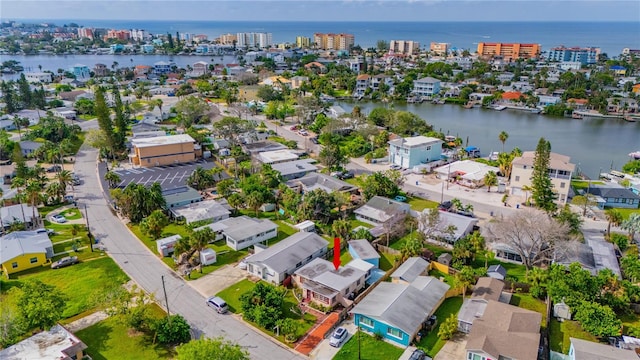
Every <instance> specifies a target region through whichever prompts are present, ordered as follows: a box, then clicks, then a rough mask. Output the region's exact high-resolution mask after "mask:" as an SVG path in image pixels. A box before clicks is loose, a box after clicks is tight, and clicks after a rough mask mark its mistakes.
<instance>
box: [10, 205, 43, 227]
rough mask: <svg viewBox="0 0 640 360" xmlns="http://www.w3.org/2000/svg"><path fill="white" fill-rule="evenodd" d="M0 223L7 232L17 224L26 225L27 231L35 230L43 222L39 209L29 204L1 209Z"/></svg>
mask: <svg viewBox="0 0 640 360" xmlns="http://www.w3.org/2000/svg"><path fill="white" fill-rule="evenodd" d="M0 221H1V224H2V227H3V228H4V229H5V230H7V229H9V228H10V227H11V224H13V223H16V222H19V223H22V224H24V225H25V226H26V227H27V229H30V228H34V227H35V226H37V225H39V224H40V223H41V222H42V220H41V219H40V213H39V212H38V209H37V208H35V207H33V206H29V205H27V204H15V205H9V206H3V207H0Z"/></svg>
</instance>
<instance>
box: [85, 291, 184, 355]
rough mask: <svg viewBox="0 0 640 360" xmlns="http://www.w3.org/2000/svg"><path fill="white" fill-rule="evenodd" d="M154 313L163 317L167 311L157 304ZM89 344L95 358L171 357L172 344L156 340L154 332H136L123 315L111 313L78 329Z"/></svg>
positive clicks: (89, 352)
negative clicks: (163, 343)
mask: <svg viewBox="0 0 640 360" xmlns="http://www.w3.org/2000/svg"><path fill="white" fill-rule="evenodd" d="M151 313H152V316H153V317H154V318H156V319H157V318H160V317H162V316H164V315H165V313H164V312H163V311H162V309H160V308H159V307H158V306H157V305H155V304H154V305H152V311H151ZM76 336H77V337H78V338H80V339H81V340H82V341H83V342H84V343H85V344H87V346H88V348H87V350H85V352H86V353H87V354H89V355H90V356H91V357H92V358H93V359H94V360H108V359H123V358H127V359H139V360H146V359H149V360H151V359H171V358H173V356H174V354H173V350H172V348H170V347H164V346H162V345H158V344H154V341H153V340H154V339H153V336H152V335H149V334H145V333H139V332H134V331H132V330H131V329H129V328H128V327H127V326H126V325H123V324H122V321H121V319H120V318H119V317H118V316H116V317H110V318H108V319H106V320H103V321H100V322H99V323H97V324H95V325H92V326H89V327H88V328H86V329H84V330H80V331H77V332H76Z"/></svg>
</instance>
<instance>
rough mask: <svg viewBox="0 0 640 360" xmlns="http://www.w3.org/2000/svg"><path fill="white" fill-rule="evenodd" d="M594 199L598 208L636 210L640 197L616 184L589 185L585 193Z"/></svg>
mask: <svg viewBox="0 0 640 360" xmlns="http://www.w3.org/2000/svg"><path fill="white" fill-rule="evenodd" d="M585 193H588V194H590V195H592V196H593V197H595V201H596V203H597V204H598V208H600V209H602V210H604V209H605V208H625V209H637V208H638V205H640V196H639V195H638V194H636V193H634V192H633V191H632V190H630V189H627V188H625V187H622V186H620V185H617V184H612V183H607V184H604V185H590V186H589V189H588V190H587V191H585Z"/></svg>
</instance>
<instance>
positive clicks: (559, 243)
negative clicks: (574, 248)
mask: <svg viewBox="0 0 640 360" xmlns="http://www.w3.org/2000/svg"><path fill="white" fill-rule="evenodd" d="M487 235H489V237H490V238H491V240H492V242H494V243H502V244H504V245H506V246H508V247H509V248H511V249H512V250H513V251H514V252H515V253H516V254H518V255H520V257H521V258H522V264H523V265H524V266H525V267H526V268H527V270H528V269H530V268H531V267H533V266H539V265H542V264H544V263H549V262H551V260H553V258H554V255H555V254H556V253H562V252H564V249H567V247H568V246H569V245H570V243H571V241H570V237H569V228H568V227H567V226H566V225H563V224H560V223H558V222H557V221H555V220H554V219H553V218H551V217H550V216H548V215H546V214H544V213H542V212H541V211H537V210H533V209H524V210H521V211H518V212H516V213H515V214H513V215H511V216H509V217H507V218H505V219H503V220H500V221H497V222H495V223H492V224H491V225H490V226H489V228H488V234H487Z"/></svg>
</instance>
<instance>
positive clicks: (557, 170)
mask: <svg viewBox="0 0 640 360" xmlns="http://www.w3.org/2000/svg"><path fill="white" fill-rule="evenodd" d="M534 157H535V152H534V151H525V152H524V153H523V154H522V156H519V157H516V158H515V159H513V162H512V163H511V164H512V170H511V194H513V195H525V196H526V194H525V190H523V188H524V187H525V186H527V187H529V188H531V186H532V184H531V178H532V177H533V163H534ZM570 160H571V158H570V157H568V156H566V155H560V154H557V153H554V152H552V153H551V154H550V156H549V177H550V178H551V183H552V184H553V191H555V192H556V194H558V198H557V199H556V202H557V203H559V204H561V205H564V204H566V203H567V198H568V196H569V188H570V187H571V186H570V185H571V175H572V174H573V172H574V170H575V169H576V165H575V164H572V163H571V162H570Z"/></svg>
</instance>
